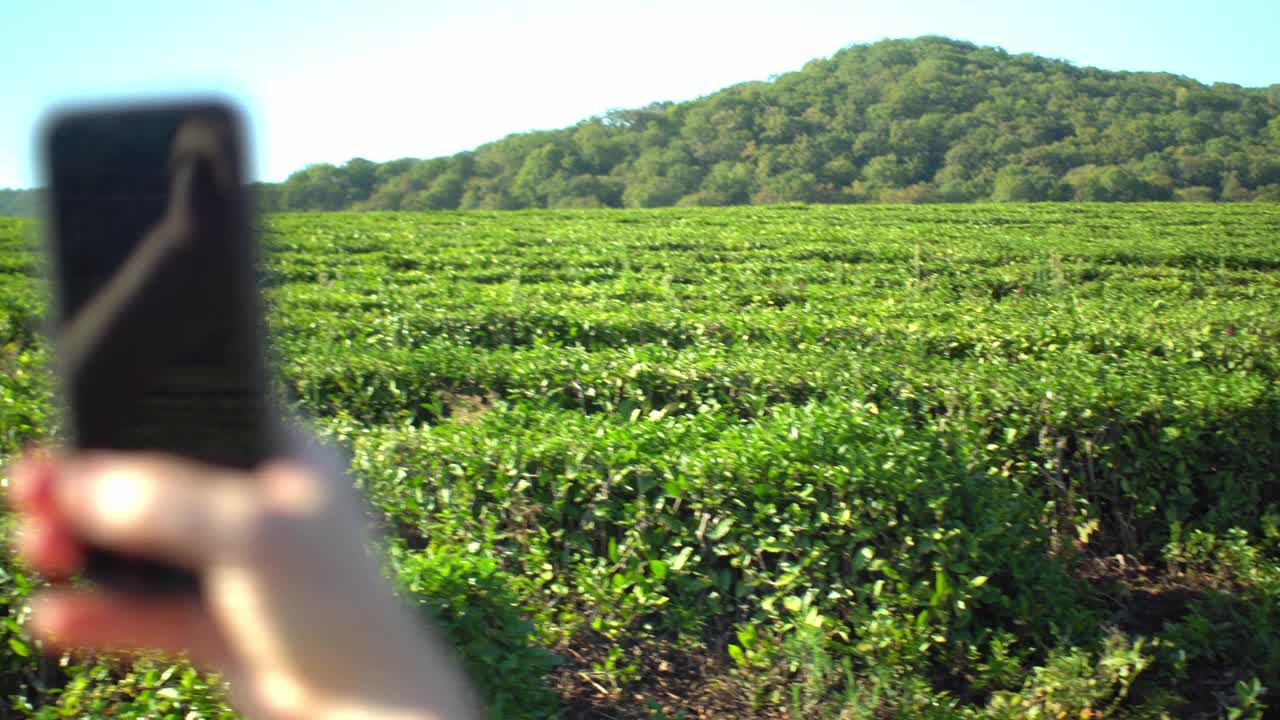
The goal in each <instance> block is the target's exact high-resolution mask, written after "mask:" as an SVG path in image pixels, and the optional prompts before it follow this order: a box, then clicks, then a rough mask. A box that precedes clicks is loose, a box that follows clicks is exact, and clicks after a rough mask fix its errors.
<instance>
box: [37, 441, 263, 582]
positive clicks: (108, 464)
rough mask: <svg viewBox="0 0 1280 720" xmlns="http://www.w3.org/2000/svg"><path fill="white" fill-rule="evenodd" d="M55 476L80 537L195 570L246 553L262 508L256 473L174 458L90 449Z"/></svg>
mask: <svg viewBox="0 0 1280 720" xmlns="http://www.w3.org/2000/svg"><path fill="white" fill-rule="evenodd" d="M56 474H57V482H56V483H54V488H53V496H54V502H55V504H56V506H57V511H58V515H59V517H60V518H61V520H62V521H63V522H65V523H66V525H68V526H69V527H70V528H71V530H72V532H73V533H74V534H75V536H76V537H78V538H81V539H83V541H84V542H85V543H87V544H90V545H97V546H100V547H106V548H111V549H114V550H118V551H123V552H126V553H133V554H137V555H142V556H145V557H150V558H153V559H156V560H162V561H166V562H170V563H173V564H176V565H179V566H181V567H185V568H188V569H191V570H197V571H198V570H201V569H203V568H204V567H205V566H206V565H208V564H210V563H213V562H218V561H221V560H226V559H228V558H229V557H231V556H233V555H235V554H236V553H237V552H239V551H242V550H243V541H244V540H245V539H246V537H247V535H248V533H247V529H248V528H249V527H250V525H251V523H252V522H253V521H254V519H255V517H256V515H257V513H259V512H260V511H261V508H260V507H259V506H258V503H257V502H256V500H255V496H254V491H255V489H254V488H253V487H252V483H253V481H252V479H251V476H250V475H249V474H247V473H243V472H238V471H233V470H225V469H221V468H216V467H213V466H210V465H204V464H201V463H197V462H192V461H187V460H182V459H178V458H174V457H170V456H163V455H157V454H148V453H127V454H126V453H107V452H92V453H83V454H80V455H77V456H74V457H71V458H66V459H64V460H62V461H60V462H59V463H58V465H57V468H56Z"/></svg>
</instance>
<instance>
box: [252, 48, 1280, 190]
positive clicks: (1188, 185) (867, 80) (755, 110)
mask: <svg viewBox="0 0 1280 720" xmlns="http://www.w3.org/2000/svg"><path fill="white" fill-rule="evenodd" d="M261 190H262V196H263V202H264V206H265V207H267V208H268V209H272V210H284V209H298V210H323V209H345V208H354V209H369V210H429V209H446V208H485V209H497V208H530V207H606V206H607V207H622V206H625V207H653V206H663V205H731V204H741V203H776V202H787V201H802V202H825V203H841V202H935V201H941V202H969V201H992V200H994V201H1042V200H1082V201H1137V200H1199V201H1217V200H1223V201H1238V200H1254V199H1257V200H1272V201H1277V200H1280V84H1276V85H1272V86H1270V87H1269V88H1244V87H1240V86H1238V85H1232V84H1226V83H1217V84H1214V85H1212V86H1206V85H1203V84H1201V83H1199V82H1196V81H1194V80H1191V79H1189V78H1185V77H1179V76H1175V75H1170V74H1165V73H1135V72H1108V71H1103V70H1099V69H1096V68H1080V67H1076V66H1074V65H1072V64H1070V63H1067V62H1063V61H1058V60H1050V59H1046V58H1043V57H1038V56H1035V55H1031V54H1022V55H1011V54H1008V53H1006V52H1004V51H1003V50H1000V49H997V48H991V47H979V46H976V45H973V44H970V43H965V42H958V41H954V40H949V39H945V38H940V37H924V38H918V39H914V40H887V41H882V42H877V43H874V44H868V45H858V46H851V47H848V48H846V49H844V50H842V51H840V52H838V53H836V54H835V55H834V56H833V57H831V58H829V59H820V60H813V61H811V62H809V63H808V64H807V65H805V66H804V68H803V69H802V70H799V71H797V72H793V73H788V74H785V75H782V76H780V77H777V78H775V79H773V80H771V81H768V82H749V83H743V84H740V85H735V86H732V87H729V88H726V89H724V90H721V91H719V92H716V93H713V94H711V95H708V96H706V97H703V98H700V99H697V100H694V101H690V102H684V103H670V102H665V103H656V104H652V105H649V106H647V107H643V108H638V109H629V110H617V111H612V112H609V113H606V114H605V115H603V116H600V117H593V118H590V119H588V120H585V121H583V122H581V123H579V124H577V125H575V126H573V127H570V128H565V129H561V130H552V131H540V132H529V133H521V134H517V135H511V136H509V137H506V138H504V139H502V140H499V141H497V142H493V143H490V144H487V145H483V146H481V147H479V148H477V149H475V150H474V151H469V152H462V153H458V154H457V155H453V156H451V157H441V158H434V159H430V160H413V159H402V160H396V161H393V162H387V163H381V164H378V163H373V162H370V161H368V160H363V159H355V160H351V161H350V162H348V163H346V164H344V165H341V166H335V165H312V166H310V167H307V168H305V169H303V170H300V171H298V172H296V173H294V174H293V175H291V176H290V177H289V178H288V180H286V181H285V182H283V183H280V184H278V185H272V186H263V187H262V188H261Z"/></svg>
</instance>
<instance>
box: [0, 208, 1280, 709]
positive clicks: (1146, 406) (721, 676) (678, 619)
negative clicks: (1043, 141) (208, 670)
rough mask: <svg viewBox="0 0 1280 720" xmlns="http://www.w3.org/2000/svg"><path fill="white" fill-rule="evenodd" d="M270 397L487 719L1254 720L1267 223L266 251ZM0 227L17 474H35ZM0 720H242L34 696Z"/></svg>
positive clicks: (22, 343)
mask: <svg viewBox="0 0 1280 720" xmlns="http://www.w3.org/2000/svg"><path fill="white" fill-rule="evenodd" d="M262 236H263V238H264V241H265V244H266V248H267V251H268V258H267V262H266V267H265V268H264V278H263V282H264V286H265V288H266V289H265V296H266V299H267V302H268V306H269V324H270V328H271V335H272V341H273V350H274V353H275V355H276V358H277V361H276V371H277V372H276V375H277V377H278V382H279V385H280V389H281V391H282V392H283V393H284V394H285V396H287V397H289V398H290V399H291V402H292V404H293V405H294V406H295V410H296V411H297V412H298V413H300V414H301V415H303V416H306V417H308V418H310V419H311V422H312V423H313V425H314V426H315V427H316V428H317V430H318V432H320V433H321V435H322V436H324V437H325V438H327V439H328V440H329V441H330V442H332V443H334V444H337V445H340V446H342V447H343V448H345V449H346V450H347V452H348V457H349V459H350V461H351V478H352V481H353V482H354V483H355V484H356V486H357V487H358V488H359V489H360V490H361V491H362V492H363V493H364V494H365V495H366V497H367V498H368V500H369V505H370V522H371V523H374V524H375V525H376V526H377V527H378V528H379V529H380V530H381V532H382V533H383V535H384V538H385V543H384V545H385V547H384V548H383V552H384V555H385V557H386V559H387V569H388V574H389V576H390V577H392V578H393V579H394V581H395V582H396V583H397V585H398V587H399V588H400V589H401V591H402V592H403V594H404V596H405V597H406V598H407V599H409V600H410V601H411V602H413V603H415V604H416V605H418V606H420V607H421V609H422V613H423V615H424V617H430V618H432V619H433V620H434V621H435V622H438V623H440V625H441V627H442V628H443V630H444V632H445V633H446V635H447V636H448V637H449V638H450V639H451V640H452V641H453V642H454V643H455V645H456V646H457V647H458V648H459V652H460V655H461V656H462V657H463V658H464V659H465V661H466V662H467V665H468V668H469V669H470V671H471V674H472V677H473V679H474V681H475V683H476V685H477V686H478V687H479V688H480V689H481V692H482V694H483V695H484V697H485V698H486V699H487V701H488V703H489V707H490V712H491V715H492V716H493V717H495V718H497V717H503V718H507V717H509V718H553V717H564V718H648V719H652V720H657V719H660V718H671V719H674V718H681V717H684V718H704V717H705V718H711V717H716V718H738V717H741V718H746V717H760V718H775V717H791V718H887V717H911V718H1021V717H1044V718H1067V717H1070V718H1160V717H1189V718H1219V717H1222V718H1233V719H1234V718H1260V717H1264V716H1265V715H1266V714H1267V712H1268V710H1267V708H1268V706H1269V705H1272V704H1276V705H1277V706H1280V700H1277V694H1280V206H1277V205H1275V204H1265V203H1253V204H1236V205H1184V204H1178V205H1172V204H1165V205H1080V204H1053V205H1030V206H1007V205H1001V206H991V205H989V206H940V205H934V206H922V207H900V206H857V207H835V206H832V207H819V206H812V207H810V206H778V207H738V208H727V209H705V208H704V209H663V210H644V211H641V210H636V211H624V210H602V211H527V212H525V211H522V212H506V213H480V212H458V213H444V212H442V213H429V214H409V213H391V214H376V213H367V214H299V215H272V216H268V217H267V218H266V219H265V220H264V222H263V227H262ZM35 242H36V227H35V226H34V225H32V224H29V223H24V222H22V221H16V220H0V368H2V369H3V373H0V459H3V458H5V457H8V456H11V455H12V454H13V453H15V452H16V451H17V450H18V448H19V447H20V446H22V445H23V444H25V443H29V442H32V441H38V440H41V439H46V438H50V437H51V436H54V435H55V434H56V428H55V427H54V424H53V423H54V422H55V419H54V413H53V412H52V408H51V405H50V381H49V378H48V377H47V375H46V371H45V365H46V362H47V357H48V350H47V349H46V346H45V344H44V343H43V341H42V340H41V338H40V336H39V332H40V328H41V325H42V322H43V320H42V318H43V313H44V293H45V288H44V286H43V283H42V281H41V280H40V279H39V278H40V275H41V269H40V262H39V261H38V258H39V255H38V253H34V254H33V253H32V252H31V249H32V248H33V247H34V243H35ZM39 582H40V581H39V580H38V579H37V578H35V577H34V576H32V575H31V574H30V573H29V572H27V571H24V569H23V568H21V567H20V566H19V565H17V564H15V563H14V562H13V561H11V560H6V561H4V562H3V564H0V602H3V603H4V604H5V608H4V613H5V618H4V620H3V622H2V624H0V632H3V634H4V636H5V638H4V642H0V694H2V695H3V696H4V698H5V700H4V706H5V707H4V708H3V709H0V717H9V716H16V717H26V716H33V717H40V718H56V717H81V716H105V715H110V716H111V717H161V718H189V719H192V720H194V719H196V718H218V717H234V715H233V714H232V713H231V712H230V711H229V710H227V709H226V708H225V707H224V706H223V705H222V704H221V701H220V699H219V695H218V692H217V689H216V688H217V683H216V679H212V678H208V677H205V676H203V675H200V674H199V673H197V672H195V671H193V670H191V669H190V668H188V667H186V666H184V665H181V664H178V665H174V664H172V663H171V662H169V661H166V660H164V659H160V658H152V659H145V660H141V661H139V662H138V663H137V664H135V665H121V664H119V663H112V662H108V661H105V660H103V661H96V660H94V659H92V658H89V659H86V658H73V657H69V658H62V659H61V660H60V659H59V658H42V657H41V655H40V653H39V652H38V648H36V647H34V645H33V643H32V641H31V640H30V639H29V638H28V637H27V636H26V635H25V634H24V631H23V628H22V620H23V612H24V610H23V607H24V601H25V598H26V597H27V596H28V595H29V594H30V592H31V591H32V590H33V588H34V587H35V586H38V585H39Z"/></svg>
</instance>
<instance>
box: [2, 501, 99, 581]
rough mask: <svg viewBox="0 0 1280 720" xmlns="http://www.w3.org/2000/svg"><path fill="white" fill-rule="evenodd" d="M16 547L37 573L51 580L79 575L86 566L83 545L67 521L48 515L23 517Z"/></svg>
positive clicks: (19, 554)
mask: <svg viewBox="0 0 1280 720" xmlns="http://www.w3.org/2000/svg"><path fill="white" fill-rule="evenodd" d="M15 550H16V552H17V554H18V556H19V557H21V558H22V560H23V561H24V562H25V563H27V565H29V566H31V568H32V569H34V570H35V571H36V572H38V573H40V574H41V575H44V576H45V577H47V578H49V579H51V580H62V579H65V578H68V577H71V576H72V575H74V574H76V573H77V572H78V571H79V570H80V568H81V567H82V566H83V565H84V560H85V554H84V546H83V545H82V544H81V543H80V541H79V540H77V539H76V538H75V536H74V535H72V534H71V530H70V528H68V527H67V525H66V524H65V523H61V522H57V521H55V520H53V519H52V518H50V517H47V516H39V515H32V516H29V517H26V518H23V519H22V521H21V525H20V526H19V529H18V535H17V542H16V544H15Z"/></svg>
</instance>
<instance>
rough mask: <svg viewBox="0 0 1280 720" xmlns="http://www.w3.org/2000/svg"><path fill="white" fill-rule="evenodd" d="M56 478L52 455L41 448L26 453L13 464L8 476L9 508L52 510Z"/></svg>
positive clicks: (46, 511)
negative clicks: (40, 449) (54, 480)
mask: <svg viewBox="0 0 1280 720" xmlns="http://www.w3.org/2000/svg"><path fill="white" fill-rule="evenodd" d="M53 477H54V462H53V458H52V456H50V455H49V454H48V453H44V452H38V451H37V452H29V453H24V454H23V455H22V456H21V457H20V458H19V459H17V460H15V461H14V462H13V464H12V465H10V466H9V469H8V476H7V477H6V478H5V485H6V493H5V495H6V500H7V501H8V503H9V507H10V508H11V509H13V510H16V511H18V512H22V513H33V514H47V513H49V512H52V510H53V492H52V490H53Z"/></svg>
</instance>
